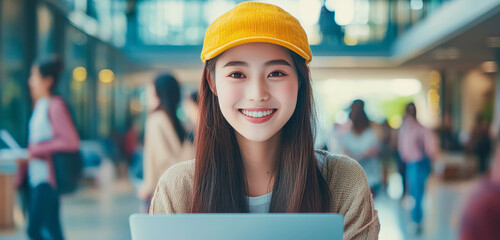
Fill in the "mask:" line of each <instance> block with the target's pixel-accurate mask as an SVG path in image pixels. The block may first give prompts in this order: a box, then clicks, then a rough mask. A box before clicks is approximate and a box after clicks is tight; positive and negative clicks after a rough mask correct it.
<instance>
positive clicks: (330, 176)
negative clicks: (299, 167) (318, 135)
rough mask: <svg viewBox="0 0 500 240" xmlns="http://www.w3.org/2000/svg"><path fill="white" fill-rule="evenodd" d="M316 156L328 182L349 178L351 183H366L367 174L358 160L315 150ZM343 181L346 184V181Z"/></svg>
mask: <svg viewBox="0 0 500 240" xmlns="http://www.w3.org/2000/svg"><path fill="white" fill-rule="evenodd" d="M314 155H315V157H316V159H317V161H318V167H319V169H320V171H321V173H323V176H324V177H325V180H326V181H327V182H332V181H333V180H335V179H340V178H342V179H346V178H348V179H349V180H351V181H352V180H354V181H362V180H365V181H366V176H365V172H364V170H363V168H362V167H361V165H359V163H358V162H357V161H356V160H354V159H352V158H350V157H348V156H345V155H339V154H332V153H329V152H327V151H324V150H315V154H314ZM343 181H344V182H345V180H343Z"/></svg>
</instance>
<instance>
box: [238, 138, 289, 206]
mask: <svg viewBox="0 0 500 240" xmlns="http://www.w3.org/2000/svg"><path fill="white" fill-rule="evenodd" d="M236 139H237V141H238V145H239V148H240V151H241V156H242V159H243V164H244V166H245V176H246V180H247V183H248V195H249V196H261V195H264V194H266V193H269V192H270V191H272V187H273V185H274V179H273V167H274V161H275V155H276V152H277V149H278V146H279V143H280V139H281V138H280V133H279V132H278V133H276V134H275V135H274V136H273V137H271V138H270V139H268V140H267V141H264V142H253V141H249V140H248V139H246V138H245V137H243V136H241V135H240V134H238V133H236Z"/></svg>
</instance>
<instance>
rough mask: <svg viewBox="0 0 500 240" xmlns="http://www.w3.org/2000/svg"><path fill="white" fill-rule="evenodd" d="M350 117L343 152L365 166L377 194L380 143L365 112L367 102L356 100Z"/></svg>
mask: <svg viewBox="0 0 500 240" xmlns="http://www.w3.org/2000/svg"><path fill="white" fill-rule="evenodd" d="M350 108H351V112H350V113H349V119H350V120H351V124H352V125H351V128H350V129H349V130H348V131H347V132H345V133H344V134H342V136H341V139H342V141H341V142H340V144H341V145H342V149H343V153H344V154H346V155H347V156H350V157H352V158H353V159H355V160H357V161H358V162H359V164H361V166H362V167H363V169H364V170H365V173H366V178H367V179H368V184H369V185H370V190H371V192H372V194H373V195H374V196H375V194H376V191H377V189H378V188H379V187H380V184H381V181H382V166H381V164H380V161H379V159H378V158H377V156H378V152H379V143H378V138H377V135H376V134H375V131H374V130H373V128H372V127H371V123H370V120H369V119H368V116H367V115H366V112H365V103H364V101H362V100H359V99H357V100H354V101H353V102H352V104H351V107H350Z"/></svg>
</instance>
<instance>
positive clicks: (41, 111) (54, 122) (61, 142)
mask: <svg viewBox="0 0 500 240" xmlns="http://www.w3.org/2000/svg"><path fill="white" fill-rule="evenodd" d="M61 71H62V60H61V58H60V57H58V56H51V57H48V58H45V59H41V60H39V61H37V62H36V63H35V64H34V65H33V67H32V68H31V75H30V78H29V82H28V84H29V88H30V94H31V97H32V99H33V103H34V105H35V107H34V109H33V113H32V115H31V118H30V121H29V131H28V132H29V134H28V135H29V136H28V137H29V145H28V152H29V159H26V160H21V161H20V167H19V174H18V181H17V182H18V185H21V184H27V185H28V186H29V187H28V189H29V190H28V205H29V206H28V217H29V221H28V228H27V231H28V236H29V238H30V239H45V237H43V236H44V235H43V234H42V232H44V231H45V230H46V232H47V233H48V234H49V235H50V239H63V232H62V230H61V223H60V219H59V208H60V206H59V205H60V203H59V195H58V193H57V186H56V182H55V173H54V166H53V163H52V157H51V156H52V155H53V154H54V153H57V152H74V151H77V150H78V148H79V144H80V140H79V136H78V133H77V131H76V129H75V126H74V124H73V121H72V119H71V115H70V114H69V112H68V109H67V107H66V104H65V103H64V100H63V99H62V98H60V97H57V96H54V90H55V89H56V86H57V82H58V80H59V76H60V74H61Z"/></svg>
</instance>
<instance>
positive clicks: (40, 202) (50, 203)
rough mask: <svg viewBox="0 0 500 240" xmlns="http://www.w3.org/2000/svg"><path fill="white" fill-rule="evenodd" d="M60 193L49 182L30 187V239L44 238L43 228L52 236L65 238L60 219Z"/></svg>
mask: <svg viewBox="0 0 500 240" xmlns="http://www.w3.org/2000/svg"><path fill="white" fill-rule="evenodd" d="M59 207H60V206H59V194H58V193H57V192H56V191H55V190H54V189H53V188H52V186H50V185H49V184H48V183H42V184H40V185H38V186H36V187H35V188H30V196H29V209H28V217H29V219H28V220H29V221H28V236H29V237H30V239H37V240H38V239H44V236H43V234H42V229H45V230H47V232H48V233H49V234H50V238H51V239H54V240H62V239H64V237H63V234H62V230H61V223H60V220H59Z"/></svg>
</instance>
